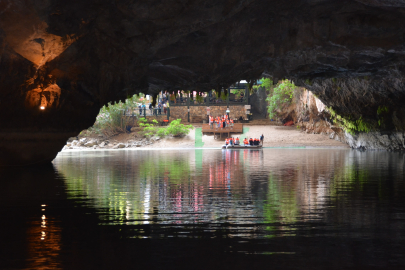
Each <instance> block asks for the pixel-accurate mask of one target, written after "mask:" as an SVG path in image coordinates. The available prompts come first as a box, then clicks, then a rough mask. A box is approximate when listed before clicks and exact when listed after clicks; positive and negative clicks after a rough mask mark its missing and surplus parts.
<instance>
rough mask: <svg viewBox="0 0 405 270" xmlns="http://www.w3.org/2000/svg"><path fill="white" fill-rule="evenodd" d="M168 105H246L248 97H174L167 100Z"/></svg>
mask: <svg viewBox="0 0 405 270" xmlns="http://www.w3.org/2000/svg"><path fill="white" fill-rule="evenodd" d="M169 104H170V106H224V105H247V104H248V99H247V98H246V97H243V98H239V99H233V98H227V99H226V100H223V99H221V98H216V97H204V99H203V100H202V101H197V100H196V99H191V98H188V97H185V98H176V99H175V100H170V101H169Z"/></svg>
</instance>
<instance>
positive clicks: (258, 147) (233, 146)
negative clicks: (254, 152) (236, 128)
mask: <svg viewBox="0 0 405 270" xmlns="http://www.w3.org/2000/svg"><path fill="white" fill-rule="evenodd" d="M262 147H263V145H222V149H261V148H262Z"/></svg>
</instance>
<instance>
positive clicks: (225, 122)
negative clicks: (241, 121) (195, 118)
mask: <svg viewBox="0 0 405 270" xmlns="http://www.w3.org/2000/svg"><path fill="white" fill-rule="evenodd" d="M208 121H209V124H210V128H211V129H213V128H214V125H215V127H216V128H226V127H231V128H232V127H233V119H229V116H228V115H227V114H225V115H218V116H217V117H213V116H211V115H210V116H209V119H208Z"/></svg>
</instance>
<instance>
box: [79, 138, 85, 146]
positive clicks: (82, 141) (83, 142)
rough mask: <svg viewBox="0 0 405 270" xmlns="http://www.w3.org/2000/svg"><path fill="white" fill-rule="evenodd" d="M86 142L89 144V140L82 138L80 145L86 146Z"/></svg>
mask: <svg viewBox="0 0 405 270" xmlns="http://www.w3.org/2000/svg"><path fill="white" fill-rule="evenodd" d="M86 142H87V138H81V139H80V140H79V145H81V146H84V145H85V143H86Z"/></svg>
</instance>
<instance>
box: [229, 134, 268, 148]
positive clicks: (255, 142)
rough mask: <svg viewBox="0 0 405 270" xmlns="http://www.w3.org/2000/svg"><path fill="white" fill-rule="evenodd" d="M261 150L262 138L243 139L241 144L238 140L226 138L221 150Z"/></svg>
mask: <svg viewBox="0 0 405 270" xmlns="http://www.w3.org/2000/svg"><path fill="white" fill-rule="evenodd" d="M262 136H263V135H262ZM261 148H263V140H262V137H260V139H257V138H254V139H252V138H250V139H249V140H248V139H247V138H245V139H244V140H243V141H242V142H239V138H226V140H225V145H223V146H222V149H261Z"/></svg>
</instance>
